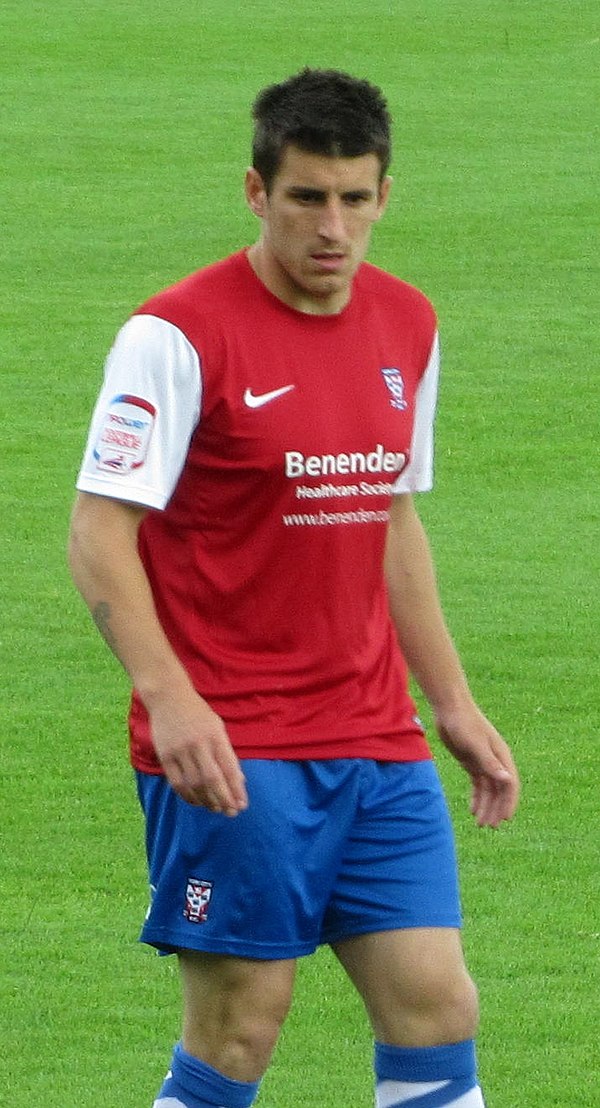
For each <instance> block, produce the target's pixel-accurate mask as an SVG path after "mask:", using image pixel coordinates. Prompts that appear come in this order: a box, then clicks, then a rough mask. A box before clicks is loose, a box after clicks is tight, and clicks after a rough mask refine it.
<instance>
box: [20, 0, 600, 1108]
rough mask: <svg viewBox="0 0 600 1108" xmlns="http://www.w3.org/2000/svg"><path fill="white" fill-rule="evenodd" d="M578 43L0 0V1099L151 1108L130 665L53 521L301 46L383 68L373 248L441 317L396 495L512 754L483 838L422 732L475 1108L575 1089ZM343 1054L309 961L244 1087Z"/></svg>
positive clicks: (434, 26)
mask: <svg viewBox="0 0 600 1108" xmlns="http://www.w3.org/2000/svg"><path fill="white" fill-rule="evenodd" d="M599 52H600V29H599V25H598V10H597V4H596V3H595V2H593V0H545V2H544V3H542V2H541V0H521V2H519V0H496V2H492V0H420V2H417V0H408V2H404V0H397V2H395V3H391V2H388V0H372V2H371V3H370V4H368V5H364V4H361V3H359V2H358V0H341V2H340V3H339V4H337V5H335V6H331V7H329V8H326V9H325V10H323V9H322V5H321V3H320V2H317V0H305V2H304V3H303V4H302V5H300V6H294V5H289V4H287V3H285V2H284V0H270V2H267V0H254V2H251V3H241V2H240V0H222V2H221V3H220V4H217V3H212V2H210V0H205V2H203V3H193V2H192V3H190V4H183V3H177V2H175V3H174V4H170V5H169V4H167V5H165V4H163V3H158V2H157V0H146V3H145V4H144V5H142V4H135V3H133V0H129V2H127V0H103V3H99V2H98V0H91V2H90V3H88V4H86V5H84V6H82V5H80V4H76V3H75V0H62V3H61V4H60V5H47V4H43V3H41V2H39V0H31V2H30V3H29V4H27V5H23V4H20V3H17V2H16V0H5V3H4V5H3V6H2V12H1V13H0V53H1V55H2V56H1V59H0V70H1V72H2V75H3V97H2V99H3V108H4V112H3V124H2V129H1V132H0V136H1V137H0V141H1V143H2V149H1V164H2V178H3V188H2V193H3V198H2V199H3V207H4V218H3V225H4V231H3V236H2V237H3V245H4V247H5V253H4V260H3V264H2V268H1V271H0V273H1V276H0V280H1V281H2V286H3V287H2V296H1V300H0V311H1V314H2V330H1V333H0V355H1V358H0V365H1V381H2V393H1V395H2V428H3V430H2V444H3V449H2V469H3V478H2V490H1V502H2V509H3V528H2V531H3V535H2V539H3V541H2V547H1V552H0V559H1V562H2V567H1V568H2V574H1V586H0V587H1V589H2V592H3V596H2V616H3V618H2V629H1V632H0V641H1V643H2V650H3V655H2V656H3V663H2V671H1V680H2V705H3V711H2V716H3V718H2V730H1V741H2V774H1V777H0V821H1V822H0V835H1V840H0V845H1V850H0V938H1V954H0V963H1V969H0V1020H1V1021H2V1028H1V1041H2V1057H3V1065H2V1075H1V1077H0V1103H3V1104H4V1103H5V1104H6V1105H7V1108H8V1106H9V1105H10V1108H30V1106H31V1105H36V1106H40V1108H92V1106H94V1105H96V1104H98V1103H102V1104H103V1105H106V1108H144V1106H148V1108H149V1105H150V1104H151V1103H152V1098H153V1095H154V1093H155V1091H156V1088H157V1087H158V1085H159V1084H160V1081H161V1079H162V1075H163V1073H164V1070H165V1068H166V1064H167V1061H168V1056H169V1053H170V1048H171V1044H172V1043H173V1042H174V1041H175V1039H176V1038H177V1037H178V1033H179V1028H178V1013H179V1003H178V990H177V982H176V970H175V967H174V965H173V962H172V959H164V960H163V959H160V960H159V959H158V958H155V957H154V956H153V954H152V953H151V952H150V951H147V950H145V949H143V948H141V947H139V946H138V945H137V944H136V941H135V940H136V936H137V931H138V928H139V925H140V922H141V919H142V916H143V913H144V909H145V898H146V887H145V882H146V877H145V869H144V861H143V854H142V834H141V821H140V817H139V815H138V811H137V807H136V801H135V797H134V792H133V787H132V783H131V779H130V772H129V769H128V764H127V754H126V737H125V727H124V715H125V710H126V702H127V691H128V690H127V683H126V681H125V678H124V677H123V676H122V675H121V673H120V671H119V669H118V666H117V664H116V663H115V662H114V661H113V660H112V658H111V657H110V656H109V655H108V652H107V651H105V649H104V648H103V646H102V644H101V642H100V640H99V638H98V637H97V635H96V633H95V631H94V630H93V627H92V624H91V620H90V619H89V617H88V615H87V613H86V612H85V611H84V609H83V606H82V604H81V602H80V601H79V599H78V598H77V597H76V596H75V594H74V591H73V589H72V587H71V585H70V582H69V579H68V575H67V572H66V569H65V559H64V546H65V536H66V531H67V525H68V516H69V510H70V504H71V501H72V496H73V486H74V480H75V476H76V472H77V469H78V465H79V460H80V456H81V451H82V448H83V442H84V437H85V433H86V428H87V421H88V417H89V411H90V407H91V404H92V401H93V399H94V396H95V394H96V391H97V388H98V385H99V380H100V373H101V367H102V362H103V359H104V356H105V353H106V350H107V348H108V346H109V345H110V343H111V341H112V338H113V335H114V333H115V331H116V329H117V328H118V326H119V325H120V324H121V323H122V322H123V320H124V319H125V318H126V316H127V315H128V314H129V312H130V311H131V310H132V309H133V308H134V307H135V306H136V305H137V304H138V303H139V302H140V301H141V300H142V299H143V298H144V297H146V296H147V295H149V294H150V293H151V292H153V291H155V290H156V289H157V288H159V287H161V286H163V285H165V284H168V283H169V282H171V281H172V280H174V279H176V278H178V277H180V276H183V275H185V274H186V273H187V272H189V271H190V270H192V269H195V268H197V267H198V266H200V265H202V264H204V263H206V262H208V261H210V260H212V259H213V258H215V257H219V256H222V255H224V254H226V253H227V252H229V251H231V250H233V249H235V248H237V247H238V246H239V245H241V244H243V243H246V242H250V241H251V240H252V238H253V237H254V235H255V233H256V228H255V226H254V223H253V221H252V218H251V216H250V215H249V213H248V212H247V211H246V210H245V208H244V205H243V202H242V193H241V182H242V176H243V171H244V169H245V166H246V164H247V161H248V143H249V104H250V101H251V100H252V98H253V96H254V94H255V92H256V91H257V89H258V88H260V87H261V86H262V85H263V84H265V83H268V82H270V81H272V80H277V79H280V78H282V77H284V76H286V75H287V74H288V73H290V72H292V71H293V70H295V69H298V68H300V67H301V66H302V65H304V64H310V65H324V66H337V67H340V68H346V69H348V70H350V71H352V72H355V73H356V74H358V75H361V76H367V77H369V78H370V79H372V80H374V81H376V82H378V83H380V84H381V85H382V86H383V87H384V89H385V90H386V92H387V94H388V97H389V100H390V104H391V107H392V110H393V114H394V116H395V119H396V152H395V158H394V165H393V172H394V176H395V187H394V197H393V201H392V203H391V207H390V210H389V212H388V214H387V216H386V219H385V221H384V222H383V223H382V224H381V226H380V227H378V228H377V232H376V236H375V239H374V243H373V249H372V253H371V258H372V260H373V261H375V262H376V263H377V264H380V265H382V266H385V267H387V268H389V269H390V270H392V271H393V272H395V273H397V274H398V275H400V276H403V277H404V278H406V279H408V280H410V281H412V282H414V283H416V284H418V285H419V286H421V287H422V288H423V289H424V290H425V291H426V292H427V293H428V295H429V296H430V297H431V298H432V299H433V301H434V302H435V304H436V306H437V308H438V311H439V315H440V322H441V330H442V336H443V343H444V355H445V357H444V377H443V384H442V393H441V408H440V415H439V422H438V462H437V487H436V491H435V493H434V494H433V495H432V496H430V497H427V498H423V500H422V503H421V508H422V513H423V516H424V518H425V521H426V523H427V526H428V529H429V532H430V535H431V539H432V543H433V547H434V550H435V554H436V558H437V562H438V566H439V575H440V587H441V591H442V594H443V598H444V603H445V607H446V610H447V613H448V617H449V621H450V624H451V626H452V629H453V631H454V634H455V637H456V639H457V642H458V644H459V647H460V649H461V652H462V654H463V657H464V660H465V664H466V666H467V669H468V671H469V673H470V675H471V678H472V683H473V687H474V690H475V691H476V694H477V696H478V698H479V700H480V702H481V704H482V706H483V707H484V708H485V710H487V711H488V712H489V714H490V715H491V716H492V718H494V720H495V721H496V722H497V724H498V726H499V727H500V728H501V729H502V730H503V732H504V733H505V734H506V736H507V738H509V740H510V741H511V742H512V744H513V746H514V749H515V752H516V755H517V758H518V761H519V764H520V767H521V771H522V775H523V781H524V796H523V803H522V808H521V811H520V814H519V817H518V819H517V820H516V821H515V823H514V824H513V825H512V826H511V827H510V828H508V829H506V830H504V831H502V832H501V833H499V834H497V835H495V834H492V833H485V832H479V831H477V829H476V828H475V827H474V826H472V824H471V822H470V817H469V816H468V813H467V806H466V795H467V788H466V782H465V780H464V779H463V777H462V776H461V774H460V771H459V770H458V769H457V767H455V766H454V765H453V764H450V762H449V760H448V758H447V757H446V756H445V754H444V752H443V751H442V752H440V754H439V758H440V762H441V764H442V769H443V773H444V778H445V781H446V783H447V788H448V793H449V797H450V802H451V805H452V810H453V813H454V815H455V821H456V830H457V836H458V843H459V851H460V857H461V864H462V876H463V894H464V901H465V909H466V915H467V926H466V933H465V942H466V946H467V950H468V955H469V961H470V964H471V967H472V969H473V972H474V974H475V976H476V977H477V980H478V982H479V985H480V988H481V993H482V1009H483V1020H482V1032H481V1049H480V1055H481V1073H482V1079H483V1082H484V1084H485V1087H486V1090H487V1097H488V1101H489V1105H490V1108H566V1106H569V1108H594V1106H598V1105H600V1063H599V1061H598V1043H597V1024H598V996H599V995H600V974H599V954H600V949H599V948H600V921H599V918H598V905H599V902H600V897H599V882H598V846H599V841H600V819H599V816H598V801H597V765H598V759H597V730H598V718H599V692H598V690H599V681H598V676H599V674H598V658H599V656H600V636H599V630H598V575H599V569H600V555H599V549H600V542H599V535H598V520H599V507H598V494H597V483H598V447H597V423H598V411H599V401H600V396H599V392H600V390H599V380H600V371H599V367H598V356H597V316H598V310H597V289H598V237H597V232H598V221H597V192H598V188H597V181H598V145H597V143H598V129H599V128H598V121H599V118H600V117H599V113H598V85H597V73H598V61H599ZM424 712H425V714H426V709H425V708H424ZM436 750H437V745H436ZM370 1051H371V1046H370V1039H369V1034H368V1030H367V1027H366V1024H365V1020H364V1017H363V1014H362V1011H361V1009H360V1005H359V1003H358V1001H357V1000H356V998H355V997H354V996H353V994H352V993H351V991H350V988H349V986H348V985H347V984H346V982H345V981H344V980H343V978H342V976H341V973H340V971H339V969H338V968H337V966H336V965H335V964H334V961H333V958H332V956H331V955H330V954H329V952H328V951H322V952H321V953H320V954H319V955H318V956H317V957H316V958H314V959H311V960H308V961H305V962H303V964H302V966H301V970H300V975H299V981H298V988H297V995H296V1004H295V1007H294V1010H293V1013H292V1015H291V1017H290V1020H289V1023H288V1025H287V1026H286V1028H285V1030H284V1033H283V1036H282V1040H281V1044H280V1046H279V1048H278V1051H277V1054H276V1058H275V1062H274V1065H273V1068H272V1070H271V1071H270V1073H269V1074H268V1076H267V1078H266V1080H265V1082H264V1086H263V1089H262V1092H261V1096H260V1101H259V1103H260V1108H314V1106H315V1105H318V1106H319V1108H338V1106H339V1105H341V1104H352V1105H356V1106H357V1108H358V1106H364V1108H366V1106H367V1105H370V1104H371V1103H372V1091H371V1073H370Z"/></svg>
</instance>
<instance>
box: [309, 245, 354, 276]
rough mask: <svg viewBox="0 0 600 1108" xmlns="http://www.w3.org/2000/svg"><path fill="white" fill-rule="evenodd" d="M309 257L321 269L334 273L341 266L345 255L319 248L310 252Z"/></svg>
mask: <svg viewBox="0 0 600 1108" xmlns="http://www.w3.org/2000/svg"><path fill="white" fill-rule="evenodd" d="M311 258H312V260H313V261H314V262H316V264H317V266H318V267H319V269H322V270H324V271H326V272H327V273H335V272H336V271H337V270H338V269H341V267H342V266H343V264H344V261H345V259H346V255H345V254H342V253H340V252H334V251H330V250H319V251H315V253H313V254H311Z"/></svg>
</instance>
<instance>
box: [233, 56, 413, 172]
mask: <svg viewBox="0 0 600 1108" xmlns="http://www.w3.org/2000/svg"><path fill="white" fill-rule="evenodd" d="M252 115H253V118H254V138H253V143H252V165H253V166H254V168H255V169H256V170H257V172H258V173H260V175H261V177H262V179H263V182H264V185H265V188H266V189H267V192H268V191H269V190H270V188H271V185H272V183H273V180H274V178H275V176H276V174H277V171H278V169H279V166H280V164H281V161H282V158H283V153H284V150H285V148H286V146H288V145H293V146H298V147H299V148H300V149H301V150H306V151H308V152H309V153H311V154H325V155H327V156H330V157H341V158H356V157H360V156H361V155H362V154H376V155H377V157H378V158H379V163H380V167H381V172H380V179H381V180H382V179H383V177H384V176H385V173H386V171H387V169H388V166H389V164H390V159H391V135H390V130H391V119H390V114H389V111H388V107H387V103H386V101H385V99H384V97H383V94H382V92H381V90H380V89H378V88H377V87H376V86H375V85H372V84H370V83H369V82H368V81H365V80H362V79H360V78H358V77H351V76H350V74H348V73H342V72H339V71H338V70H335V69H308V68H306V69H303V70H302V71H301V72H300V73H297V74H296V75H295V76H293V77H289V78H288V79H287V80H286V81H282V82H281V83H280V84H276V85H269V86H268V88H265V89H263V90H262V92H259V94H258V96H257V97H256V100H255V102H254V105H253V110H252Z"/></svg>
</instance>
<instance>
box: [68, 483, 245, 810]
mask: <svg viewBox="0 0 600 1108" xmlns="http://www.w3.org/2000/svg"><path fill="white" fill-rule="evenodd" d="M146 510H147V509H146V508H144V507H140V506H138V505H133V504H129V503H126V502H124V501H120V500H115V499H111V498H110V497H106V496H96V495H93V494H91V493H79V494H78V497H77V500H76V501H75V506H74V509H73V516H72V521H71V533H70V541H69V564H70V567H71V572H72V575H73V580H74V581H75V584H76V586H77V588H78V590H79V592H80V593H81V595H82V596H83V599H84V600H85V602H86V604H87V606H88V608H89V609H90V611H91V613H92V616H93V618H94V621H95V623H96V625H97V627H98V629H99V631H100V632H101V634H102V635H103V637H104V639H105V640H106V642H107V644H108V646H109V647H110V649H111V650H112V651H113V653H114V654H115V655H116V657H117V658H118V659H119V661H120V662H121V664H122V665H123V666H124V668H125V669H126V671H127V673H128V674H129V676H130V678H131V680H132V682H133V684H134V685H135V687H136V689H137V692H138V694H139V696H140V697H141V699H142V702H143V704H144V705H145V707H146V710H147V711H148V714H149V717H150V724H151V729H152V739H153V742H154V746H155V748H156V752H157V755H158V757H159V760H160V762H161V764H162V767H163V769H164V771H165V774H166V776H167V777H168V779H169V781H170V783H171V785H172V786H173V788H174V789H175V790H176V791H177V792H178V793H179V794H180V796H182V797H183V799H184V800H187V801H189V802H190V803H191V804H200V805H204V806H205V807H206V808H209V809H210V810H211V811H214V812H224V813H225V814H226V815H230V816H234V815H237V813H238V812H240V811H242V810H243V809H244V808H245V807H246V806H247V803H248V800H247V795H246V789H245V785H244V777H243V774H242V771H241V768H240V765H239V762H238V760H237V757H236V755H235V753H234V751H233V749H232V747H231V744H230V742H229V738H228V736H227V732H226V729H225V726H224V724H223V721H222V720H221V718H220V717H219V716H218V715H216V713H215V712H213V710H212V708H210V706H209V705H208V704H207V703H206V701H205V700H203V699H202V697H201V696H199V695H198V693H197V692H196V691H195V689H194V687H193V685H192V683H191V681H190V679H189V676H188V674H187V673H186V671H185V669H184V668H183V666H182V665H181V662H180V661H179V659H178V658H177V656H176V654H175V652H174V651H173V648H172V647H171V644H170V643H169V641H168V639H167V637H166V635H165V633H164V631H163V629H162V627H161V625H160V622H159V620H158V616H157V614H156V609H155V606H154V600H153V597H152V592H151V589H150V585H149V582H148V578H147V576H146V572H145V569H144V566H143V564H142V561H141V559H140V557H139V554H138V545H137V539H138V530H139V526H140V524H141V522H142V519H143V518H144V515H145V514H146Z"/></svg>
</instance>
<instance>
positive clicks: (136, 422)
mask: <svg viewBox="0 0 600 1108" xmlns="http://www.w3.org/2000/svg"><path fill="white" fill-rule="evenodd" d="M201 394H202V380H201V367H200V359H199V357H198V354H197V352H196V350H195V349H194V347H193V346H192V345H191V343H190V342H189V341H188V339H187V338H186V337H185V335H184V334H183V333H182V332H181V331H180V330H179V329H178V328H177V327H175V326H174V325H173V324H172V323H167V322H166V321H165V320H164V319H158V318H157V317H156V316H151V315H139V316H133V317H132V318H131V319H130V320H128V322H127V323H126V324H125V326H124V327H122V328H121V330H120V331H119V334H118V335H117V338H116V341H115V344H114V346H113V348H112V350H111V351H110V354H109V355H108V358H107V361H106V366H105V371H104V384H103V386H102V390H101V392H100V396H99V398H98V402H97V404H96V407H95V409H94V414H93V416H92V423H91V427H90V432H89V437H88V441H87V447H86V451H85V455H84V459H83V464H82V466H81V470H80V473H79V477H78V479H77V488H78V489H81V491H82V492H93V493H98V494H99V495H101V496H110V497H113V498H114V499H116V500H128V501H131V503H133V504H143V505H147V506H148V507H149V508H161V509H162V508H164V507H165V505H166V504H167V502H168V500H169V498H170V497H171V495H172V493H173V490H174V488H175V485H176V484H177V481H178V479H179V475H180V473H181V470H182V469H183V465H184V462H185V459H186V455H187V452H188V447H189V443H190V439H191V437H192V434H193V431H194V429H195V427H196V425H197V423H198V420H199V418H200V405H201V399H202V396H201Z"/></svg>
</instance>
